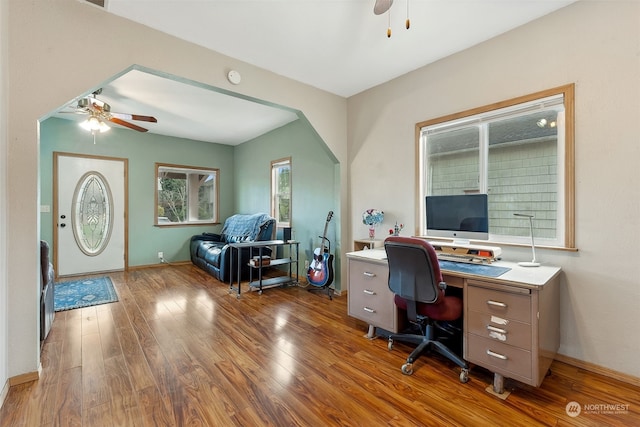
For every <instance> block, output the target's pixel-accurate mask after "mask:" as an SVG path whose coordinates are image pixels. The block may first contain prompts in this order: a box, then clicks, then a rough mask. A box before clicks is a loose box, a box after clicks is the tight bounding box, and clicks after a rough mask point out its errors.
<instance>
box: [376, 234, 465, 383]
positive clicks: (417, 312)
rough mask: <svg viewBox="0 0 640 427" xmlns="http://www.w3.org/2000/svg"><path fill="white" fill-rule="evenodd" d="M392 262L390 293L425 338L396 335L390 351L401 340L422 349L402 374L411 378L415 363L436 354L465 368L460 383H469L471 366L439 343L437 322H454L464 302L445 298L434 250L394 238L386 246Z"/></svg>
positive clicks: (421, 243)
mask: <svg viewBox="0 0 640 427" xmlns="http://www.w3.org/2000/svg"><path fill="white" fill-rule="evenodd" d="M384 248H385V250H386V252H387V260H388V262H389V289H390V290H391V292H393V293H394V294H395V297H394V302H395V304H396V306H397V307H398V308H400V309H402V310H405V311H406V312H407V318H408V320H409V321H410V322H411V323H413V324H415V325H417V326H418V327H419V328H420V331H421V333H422V335H413V334H392V335H390V336H389V344H388V348H389V350H392V349H393V341H394V340H398V341H401V342H407V343H411V344H417V345H418V346H417V347H416V348H415V349H414V350H413V351H412V352H411V354H410V355H409V357H407V362H406V363H405V364H404V365H402V373H403V374H405V375H411V374H412V373H413V363H414V362H415V361H416V359H417V358H418V357H419V356H420V354H422V353H423V352H424V351H428V350H435V351H437V352H438V353H440V354H441V355H443V356H445V357H446V358H448V359H449V360H451V361H453V362H454V363H456V364H457V365H458V366H460V367H461V368H462V372H461V373H460V382H462V383H466V382H467V381H468V380H469V366H468V365H467V362H465V361H464V360H463V359H462V358H460V357H459V356H458V355H457V354H455V353H454V352H453V351H451V350H450V349H449V348H448V347H447V346H445V345H444V344H443V343H442V342H440V341H438V340H436V339H435V331H434V328H435V327H436V324H435V323H436V322H437V321H443V322H444V321H446V322H451V321H454V320H456V319H459V318H460V316H461V315H462V300H461V299H460V298H458V297H454V296H445V289H446V287H447V285H446V283H444V282H443V280H442V274H441V273H440V264H439V263H438V258H437V256H436V252H435V250H434V249H433V246H431V245H430V244H429V242H427V241H426V240H423V239H418V238H412V237H400V236H398V237H396V236H390V237H388V238H387V239H386V240H385V242H384Z"/></svg>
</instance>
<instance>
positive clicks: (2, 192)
mask: <svg viewBox="0 0 640 427" xmlns="http://www.w3.org/2000/svg"><path fill="white" fill-rule="evenodd" d="M8 23H9V19H8V9H7V4H6V2H3V1H0V404H2V402H3V400H4V397H5V396H6V394H7V393H8V391H9V386H8V383H7V378H8V373H7V366H8V360H9V352H8V348H7V344H8V338H7V333H8V330H7V328H8V322H9V316H8V311H9V309H8V303H7V300H8V286H9V285H8V280H7V277H8V275H7V256H6V254H7V222H6V218H7V197H6V193H7V103H8V93H7V92H8V91H7V84H8V79H7V72H8V67H9V63H8V60H7V59H8V57H9V54H8V50H7V49H8V45H9V44H8V43H7V37H5V34H6V30H7V28H8Z"/></svg>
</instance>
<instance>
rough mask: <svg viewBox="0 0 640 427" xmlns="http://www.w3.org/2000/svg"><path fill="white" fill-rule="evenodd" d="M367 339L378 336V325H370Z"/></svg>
mask: <svg viewBox="0 0 640 427" xmlns="http://www.w3.org/2000/svg"><path fill="white" fill-rule="evenodd" d="M364 337H365V338H366V339H369V340H373V339H375V338H376V327H375V326H373V325H369V331H368V332H367V335H365V336H364Z"/></svg>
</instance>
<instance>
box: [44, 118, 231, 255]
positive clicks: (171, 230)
mask: <svg viewBox="0 0 640 427" xmlns="http://www.w3.org/2000/svg"><path fill="white" fill-rule="evenodd" d="M54 152H63V153H75V154H86V155H91V156H108V157H118V158H125V159H128V162H129V180H128V181H129V182H128V186H129V188H128V190H129V209H128V212H129V266H130V267H135V266H144V265H150V264H156V263H157V262H158V258H157V254H158V251H163V252H164V256H165V259H167V260H168V261H170V262H171V261H186V260H189V239H190V238H191V236H192V235H194V234H199V233H202V232H204V231H215V230H219V228H220V226H210V225H207V226H193V225H191V226H180V227H156V226H154V225H153V224H154V215H155V214H156V212H157V211H156V210H155V198H154V191H155V184H154V179H155V164H156V162H159V163H171V164H176V165H186V166H196V167H208V168H218V169H220V212H219V213H220V218H221V219H224V218H227V217H228V216H230V215H232V214H233V213H234V204H235V199H234V184H233V177H234V171H233V156H234V154H233V152H234V147H232V146H228V145H222V144H212V143H209V142H202V141H193V140H189V139H182V138H173V137H168V136H161V135H155V134H149V133H138V132H132V131H129V130H124V129H118V128H116V127H115V126H113V127H112V128H111V130H110V131H108V132H106V133H103V134H98V135H96V143H95V144H94V143H93V137H92V136H91V134H89V133H88V132H87V131H85V130H83V129H82V128H80V127H79V126H78V125H77V123H76V122H75V121H71V120H63V119H58V118H50V119H47V120H45V121H43V122H42V123H41V124H40V171H41V173H40V178H41V182H40V205H41V206H43V205H45V206H49V207H50V210H51V212H49V213H44V212H43V213H41V214H40V221H41V238H42V239H44V240H47V241H49V242H53V227H54V225H53V224H54V218H53V153H54ZM70 191H73V190H70Z"/></svg>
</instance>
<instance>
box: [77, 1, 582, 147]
mask: <svg viewBox="0 0 640 427" xmlns="http://www.w3.org/2000/svg"><path fill="white" fill-rule="evenodd" d="M87 1H88V2H90V3H102V0H87ZM574 1H575V0H395V1H394V2H393V4H392V6H391V8H390V9H389V12H388V13H384V14H381V15H376V14H374V11H373V8H374V4H375V0H162V1H148V0H104V8H105V10H107V11H108V12H109V13H113V14H115V15H119V16H122V17H124V18H127V19H130V20H133V21H135V22H138V23H141V24H144V25H146V26H149V27H151V28H154V29H157V30H160V31H163V32H165V33H168V34H171V35H173V36H175V37H178V38H180V39H184V40H187V41H190V42H192V43H195V44H198V45H201V46H204V47H206V48H209V49H212V50H214V51H217V52H219V53H222V54H225V55H229V56H231V57H234V58H236V59H239V60H242V61H245V62H247V63H250V64H253V65H256V66H258V67H261V68H264V69H267V70H269V71H272V72H275V73H277V74H280V75H282V76H285V77H289V78H291V79H294V80H297V81H300V82H303V83H306V84H309V85H311V86H314V87H317V88H319V89H322V90H325V91H328V92H331V93H334V94H336V95H339V96H343V97H349V96H352V95H355V94H357V93H359V92H362V91H364V90H367V89H369V88H371V87H374V86H376V85H379V84H381V83H384V82H386V81H389V80H391V79H393V78H396V77H398V76H401V75H403V74H406V73H408V72H410V71H412V70H415V69H417V68H420V67H423V66H425V65H427V64H429V63H432V62H434V61H437V60H439V59H441V58H444V57H446V56H449V55H452V54H454V53H456V52H459V51H461V50H464V49H467V48H470V47H472V46H474V45H476V44H478V43H481V42H483V41H485V40H488V39H490V38H492V37H495V36H497V35H499V34H502V33H504V32H507V31H509V30H511V29H513V28H515V27H518V26H520V25H523V24H525V23H527V22H530V21H532V20H535V19H537V18H539V17H541V16H543V15H546V14H548V13H551V12H553V11H555V10H557V9H559V8H562V7H565V6H567V5H568V4H570V3H573V2H574ZM87 4H88V3H87ZM88 6H90V7H99V6H93V5H89V4H88ZM407 18H409V19H410V24H411V25H410V28H409V29H406V28H405V21H406V19H407ZM388 28H390V29H391V37H387V30H388ZM131 81H136V84H132V83H131ZM180 84H182V85H184V84H185V83H184V82H181V83H180ZM154 85H157V87H155V86H154ZM174 89H175V88H174V87H173V83H171V82H168V81H166V79H162V78H159V77H157V76H153V75H146V74H145V73H142V74H137V75H127V74H125V75H123V76H121V77H119V78H118V79H116V80H114V81H113V82H111V83H109V84H108V85H105V87H104V91H103V96H105V97H107V101H108V102H109V103H110V104H112V108H113V109H114V111H116V110H117V111H121V112H129V113H136V114H145V115H153V116H156V117H157V118H158V122H159V123H158V124H153V123H151V124H149V126H148V128H149V131H150V132H153V133H161V134H167V135H173V136H181V137H187V138H191V139H197V140H203V141H211V142H219V143H226V144H238V143H241V142H244V141H245V140H247V139H251V138H252V137H255V136H257V135H259V134H261V133H264V132H265V131H268V130H271V129H273V128H276V127H279V126H282V125H283V124H285V123H288V122H290V121H291V120H295V118H296V117H295V114H293V113H292V112H290V111H287V110H280V109H273V108H268V107H265V106H263V105H261V104H257V105H255V103H251V102H249V101H246V100H239V99H232V100H229V99H226V100H225V99H224V98H229V97H228V96H227V95H223V94H220V93H216V92H213V93H212V92H211V90H210V88H206V87H200V86H198V85H195V86H194V85H191V86H190V87H189V89H188V91H186V93H184V94H183V96H187V95H188V96H189V99H188V100H186V99H179V98H180V96H182V95H181V94H180V91H177V92H176V91H175V90H174ZM78 95H81V94H78ZM168 96H170V97H173V98H172V99H173V101H172V102H167V97H168ZM214 98H219V99H215V101H214ZM247 102H249V104H247ZM220 103H222V104H223V105H224V104H225V103H226V104H227V106H226V108H227V110H226V114H225V117H224V121H222V120H221V121H219V122H216V121H215V120H211V118H212V117H219V116H220V115H221V104H220ZM243 104H244V105H243ZM251 104H254V105H251ZM236 107H237V108H236ZM244 107H246V108H244ZM178 109H179V110H178ZM267 110H269V111H270V110H274V111H271V112H270V113H269V114H266V111H267ZM232 112H234V113H235V114H232ZM69 116H70V115H66V116H65V118H70V117H69ZM267 116H268V117H269V120H267V119H266V117H267ZM260 117H262V118H260ZM204 118H206V120H205V119H204ZM267 122H269V123H267ZM247 123H257V124H259V126H257V127H256V129H253V130H251V131H249V130H248V129H246V124H247ZM240 124H241V125H240ZM243 126H244V129H246V130H247V132H246V133H245V134H242V135H239V134H238V130H239V129H242V128H243ZM187 130H190V131H189V132H188V133H187Z"/></svg>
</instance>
